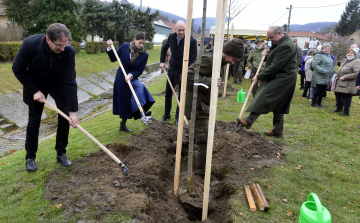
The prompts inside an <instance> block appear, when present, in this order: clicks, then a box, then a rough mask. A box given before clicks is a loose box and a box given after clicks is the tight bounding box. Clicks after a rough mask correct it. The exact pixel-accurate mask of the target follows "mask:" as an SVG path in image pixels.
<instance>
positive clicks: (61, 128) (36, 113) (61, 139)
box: [25, 102, 70, 159]
mask: <svg viewBox="0 0 360 223" xmlns="http://www.w3.org/2000/svg"><path fill="white" fill-rule="evenodd" d="M43 109H44V103H40V102H36V103H35V105H34V106H32V107H30V106H29V121H28V125H27V130H26V141H25V150H26V159H35V158H36V151H37V149H38V138H39V128H40V122H41V114H42V111H43ZM58 109H59V110H61V111H62V112H63V113H64V114H66V115H67V116H69V111H68V110H67V106H66V104H65V105H63V106H62V107H60V108H59V107H58ZM69 127H70V124H69V121H68V120H66V119H65V118H63V117H62V116H61V115H58V127H57V134H56V145H55V150H56V152H57V155H58V156H60V155H62V154H64V153H66V146H67V144H68V136H69Z"/></svg>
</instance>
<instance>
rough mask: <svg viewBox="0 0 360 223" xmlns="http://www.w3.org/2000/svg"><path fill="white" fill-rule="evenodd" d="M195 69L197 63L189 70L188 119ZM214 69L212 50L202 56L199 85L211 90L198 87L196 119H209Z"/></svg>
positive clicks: (187, 91)
mask: <svg viewBox="0 0 360 223" xmlns="http://www.w3.org/2000/svg"><path fill="white" fill-rule="evenodd" d="M195 68H196V63H193V64H192V65H191V66H190V67H189V68H188V76H187V86H186V101H185V116H186V117H188V118H190V117H191V108H192V101H193V87H194V79H195ZM212 68H213V50H212V49H211V50H209V51H208V52H205V53H204V54H202V56H201V64H200V70H199V81H198V83H201V84H205V85H207V86H208V87H209V88H208V89H207V88H205V87H203V86H199V87H198V94H197V96H198V98H197V105H196V118H209V107H210V96H211V76H212Z"/></svg>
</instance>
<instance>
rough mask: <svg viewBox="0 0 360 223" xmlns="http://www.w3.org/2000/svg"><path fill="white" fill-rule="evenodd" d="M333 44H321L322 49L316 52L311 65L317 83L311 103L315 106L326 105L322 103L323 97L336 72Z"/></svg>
mask: <svg viewBox="0 0 360 223" xmlns="http://www.w3.org/2000/svg"><path fill="white" fill-rule="evenodd" d="M330 51H331V46H330V44H329V43H324V44H323V45H322V46H321V51H318V52H317V53H315V54H314V59H313V61H312V63H311V66H312V67H313V69H314V72H313V81H314V84H316V89H315V92H314V97H313V100H312V103H311V106H313V107H319V108H322V107H324V106H323V105H322V104H321V101H322V98H323V96H324V94H325V91H326V87H327V86H328V85H329V84H330V83H331V78H332V75H333V74H334V68H333V63H334V62H333V60H332V59H331V57H330Z"/></svg>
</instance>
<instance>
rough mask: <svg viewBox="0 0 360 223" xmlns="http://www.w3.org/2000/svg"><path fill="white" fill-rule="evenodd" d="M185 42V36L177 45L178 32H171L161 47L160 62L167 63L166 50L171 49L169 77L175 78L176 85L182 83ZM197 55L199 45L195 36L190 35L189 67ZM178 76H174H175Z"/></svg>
mask: <svg viewBox="0 0 360 223" xmlns="http://www.w3.org/2000/svg"><path fill="white" fill-rule="evenodd" d="M184 42H185V38H183V39H182V40H180V42H179V45H177V35H176V33H171V34H170V35H169V37H168V39H167V41H166V42H165V43H164V45H163V46H162V48H161V56H160V63H165V57H166V51H167V50H168V49H169V47H170V50H171V59H170V62H169V64H170V67H169V73H168V74H169V78H170V79H171V80H172V79H173V80H174V82H175V83H174V85H176V84H180V75H181V73H182V66H183V57H184ZM196 57H197V45H196V40H195V39H194V37H192V36H191V37H190V51H189V65H188V66H189V67H190V66H191V64H193V63H194V62H195V60H196ZM174 75H175V76H176V77H173V76H174Z"/></svg>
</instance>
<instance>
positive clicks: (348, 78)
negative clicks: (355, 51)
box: [332, 58, 360, 94]
mask: <svg viewBox="0 0 360 223" xmlns="http://www.w3.org/2000/svg"><path fill="white" fill-rule="evenodd" d="M359 70H360V60H359V59H357V58H354V59H352V60H350V61H348V60H345V61H344V62H343V63H342V64H341V67H340V68H339V70H338V72H337V75H336V77H335V80H334V84H333V86H332V90H334V91H335V92H339V93H345V94H356V92H357V89H356V87H355V80H356V78H357V76H358V73H359ZM341 77H344V78H345V80H343V81H341V80H340V78H341Z"/></svg>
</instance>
